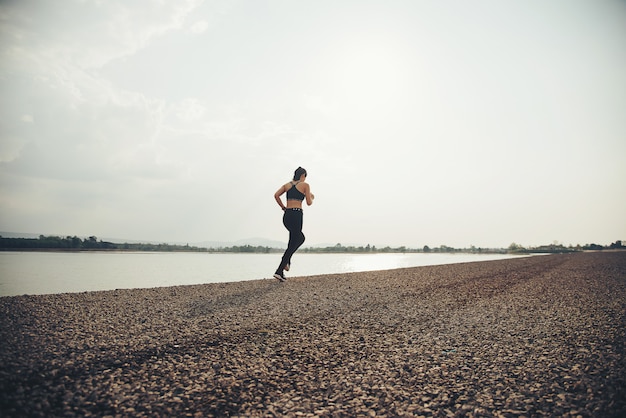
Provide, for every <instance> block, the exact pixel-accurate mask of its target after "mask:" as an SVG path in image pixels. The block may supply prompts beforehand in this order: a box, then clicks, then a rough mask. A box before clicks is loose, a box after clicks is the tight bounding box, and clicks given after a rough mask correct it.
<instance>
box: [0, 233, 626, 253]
mask: <svg viewBox="0 0 626 418" xmlns="http://www.w3.org/2000/svg"><path fill="white" fill-rule="evenodd" d="M616 249H626V246H623V245H622V241H621V240H618V241H615V242H614V243H612V244H609V245H599V244H585V245H576V246H573V245H569V246H564V245H563V244H559V243H557V242H554V243H552V244H548V245H541V246H537V247H524V246H522V245H519V244H516V243H512V244H511V245H509V247H508V248H479V247H475V246H470V247H469V248H452V247H448V246H447V245H440V246H438V247H430V246H428V245H425V246H424V247H422V248H408V247H404V246H403V247H388V246H387V247H382V248H378V247H376V246H373V245H369V244H368V245H366V246H352V245H349V246H344V245H341V244H340V243H339V244H336V245H333V246H328V247H304V248H302V249H301V250H300V251H302V252H304V253H312V254H315V253H319V254H329V253H355V254H361V253H469V254H537V253H541V254H545V253H571V252H578V251H601V250H616ZM0 251H160V252H176V251H179V252H205V253H280V252H282V251H284V248H272V247H266V246H253V245H235V246H231V247H218V248H206V247H197V246H190V245H188V244H187V245H176V244H166V243H163V244H149V243H113V242H107V241H102V240H98V238H97V237H95V236H91V237H89V238H84V239H81V238H79V237H77V236H73V237H71V236H67V237H65V238H63V237H58V236H44V235H40V236H39V238H4V237H2V236H0Z"/></svg>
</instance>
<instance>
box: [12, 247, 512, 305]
mask: <svg viewBox="0 0 626 418" xmlns="http://www.w3.org/2000/svg"><path fill="white" fill-rule="evenodd" d="M280 257H281V254H207V253H156V252H149V253H142V252H132V253H131V252H82V253H63V252H0V296H16V295H22V294H48V293H65V292H84V291H93V290H112V289H130V288H147V287H148V288H149V287H161V286H177V285H187V284H200V283H219V282H236V281H243V280H254V279H264V278H270V277H271V276H272V274H273V273H274V270H275V269H276V266H277V265H278V263H279V262H280ZM512 257H516V256H511V255H500V254H488V255H475V254H419V253H417V254H305V253H299V254H296V255H295V256H294V259H293V264H292V267H291V271H290V272H289V273H290V274H288V277H289V276H310V275H316V274H332V273H348V272H356V271H370V270H388V269H394V268H401V267H416V266H427V265H437V264H452V263H463V262H468V261H486V260H501V259H504V258H512Z"/></svg>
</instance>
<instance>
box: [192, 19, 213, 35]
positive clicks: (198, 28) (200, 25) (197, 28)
mask: <svg viewBox="0 0 626 418" xmlns="http://www.w3.org/2000/svg"><path fill="white" fill-rule="evenodd" d="M208 28H209V23H208V22H207V21H206V20H200V21H198V22H196V23H194V24H193V25H191V27H190V28H189V30H190V31H191V32H192V33H195V34H196V35H198V34H201V33H204V32H206V30H207V29H208Z"/></svg>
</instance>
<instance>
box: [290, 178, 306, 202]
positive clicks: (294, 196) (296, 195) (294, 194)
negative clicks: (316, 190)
mask: <svg viewBox="0 0 626 418" xmlns="http://www.w3.org/2000/svg"><path fill="white" fill-rule="evenodd" d="M296 184H298V183H295V184H294V182H293V181H292V182H291V189H289V190H287V200H299V201H300V202H302V201H303V200H304V194H303V193H302V192H301V191H300V190H298V188H297V187H296Z"/></svg>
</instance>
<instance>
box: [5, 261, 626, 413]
mask: <svg viewBox="0 0 626 418" xmlns="http://www.w3.org/2000/svg"><path fill="white" fill-rule="evenodd" d="M0 323H1V324H2V325H3V326H2V329H1V330H0V360H1V364H0V411H1V413H2V415H3V416H24V415H28V416H50V415H53V416H59V415H68V416H104V415H111V416H115V415H121V416H128V415H133V416H155V415H156V416H166V415H170V416H172V415H177V416H237V415H239V416H306V415H309V416H356V415H365V416H367V415H369V416H377V415H378V416H380V415H386V416H455V415H457V416H503V415H504V416H507V415H511V416H512V415H516V416H518V415H526V416H539V415H551V416H554V415H560V416H568V415H569V416H578V415H580V416H583V417H584V416H619V415H623V414H624V413H626V395H625V393H626V388H625V385H626V377H625V376H626V360H625V357H626V356H625V354H626V353H625V349H626V348H625V347H626V253H624V252H598V253H576V254H565V255H550V256H548V257H520V258H511V259H505V260H497V261H479V262H470V263H457V264H447V265H437V266H425V267H411V268H401V269H394V270H379V271H370V272H357V273H341V274H323V275H317V276H311V277H296V278H290V279H289V281H288V282H287V283H284V284H281V283H278V282H277V281H275V280H271V279H263V280H250V281H240V282H227V283H210V284H202V285H180V286H173V287H160V288H146V289H124V290H122V289H119V290H109V291H94V292H84V293H62V294H48V295H30V296H28V295H24V296H7V297H2V298H0Z"/></svg>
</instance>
